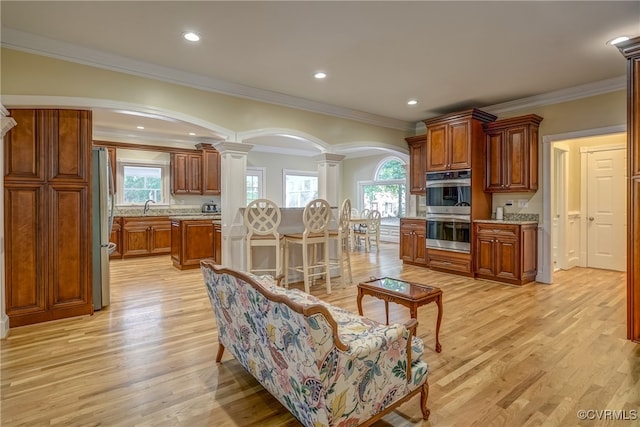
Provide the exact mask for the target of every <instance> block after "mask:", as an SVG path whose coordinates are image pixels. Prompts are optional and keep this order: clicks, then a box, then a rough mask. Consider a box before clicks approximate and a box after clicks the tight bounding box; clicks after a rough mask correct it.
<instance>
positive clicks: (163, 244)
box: [149, 219, 171, 255]
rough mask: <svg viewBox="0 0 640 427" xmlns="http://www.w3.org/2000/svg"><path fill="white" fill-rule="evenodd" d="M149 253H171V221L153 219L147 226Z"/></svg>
mask: <svg viewBox="0 0 640 427" xmlns="http://www.w3.org/2000/svg"><path fill="white" fill-rule="evenodd" d="M149 253H151V254H157V255H160V254H169V253H171V221H170V220H168V219H167V220H160V221H154V223H152V224H151V225H150V226H149Z"/></svg>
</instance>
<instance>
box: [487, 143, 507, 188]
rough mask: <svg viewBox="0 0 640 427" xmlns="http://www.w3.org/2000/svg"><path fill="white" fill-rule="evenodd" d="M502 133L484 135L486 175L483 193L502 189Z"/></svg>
mask: <svg viewBox="0 0 640 427" xmlns="http://www.w3.org/2000/svg"><path fill="white" fill-rule="evenodd" d="M503 143H504V133H503V132H502V130H498V131H490V132H487V133H486V134H485V144H486V150H487V152H486V154H487V173H486V177H487V178H486V180H487V181H486V184H485V191H499V190H502V189H503V187H504V172H503V166H504V159H503V157H502V153H503V148H502V146H503Z"/></svg>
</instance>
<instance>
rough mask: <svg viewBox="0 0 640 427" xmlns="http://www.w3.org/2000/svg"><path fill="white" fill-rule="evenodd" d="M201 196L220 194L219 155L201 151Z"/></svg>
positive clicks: (213, 151) (214, 151)
mask: <svg viewBox="0 0 640 427" xmlns="http://www.w3.org/2000/svg"><path fill="white" fill-rule="evenodd" d="M202 194H215V195H219V194H220V153H218V151H216V150H203V151H202Z"/></svg>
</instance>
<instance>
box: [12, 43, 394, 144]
mask: <svg viewBox="0 0 640 427" xmlns="http://www.w3.org/2000/svg"><path fill="white" fill-rule="evenodd" d="M1 54H2V64H1V66H2V69H1V71H2V82H1V84H2V86H1V90H2V94H3V95H37V96H67V97H80V98H93V99H103V100H112V101H116V102H126V103H130V104H134V105H139V106H144V107H149V108H157V109H160V110H163V111H176V112H180V113H182V114H186V115H189V116H192V117H194V118H197V119H200V120H204V121H206V122H208V123H211V124H215V125H217V126H222V127H224V128H226V129H230V130H232V131H233V132H236V133H239V132H248V131H251V130H257V129H264V128H285V129H295V130H298V131H301V132H305V133H307V134H309V135H312V136H314V137H316V138H318V139H320V140H322V141H324V142H325V143H327V144H329V145H334V144H342V143H354V142H362V143H363V144H365V145H366V144H367V143H370V142H380V143H386V144H391V145H397V146H399V147H403V148H405V149H406V144H405V142H404V137H405V136H407V135H406V132H404V131H400V130H396V129H388V128H384V127H380V126H374V125H369V124H365V123H360V122H356V121H353V120H346V119H339V118H336V117H331V116H327V115H323V114H318V113H311V112H307V111H302V110H297V109H293V108H287V107H281V106H277V105H272V104H267V103H263V102H258V101H251V100H247V99H243V98H235V97H232V96H227V95H222V94H219V93H213V92H208V91H204V90H199V89H194V88H189V87H185V86H180V85H176V84H171V83H166V82H163V81H158V80H153V79H148V78H142V77H138V76H134V75H129V74H124V73H118V72H114V71H109V70H104V69H100V68H94V67H90V66H87V65H81V64H76V63H72V62H66V61H62V60H57V59H52V58H48V57H44V56H38V55H33V54H29V53H24V52H19V51H15V50H11V49H7V48H3V49H2V51H1ZM5 106H6V107H11V105H5Z"/></svg>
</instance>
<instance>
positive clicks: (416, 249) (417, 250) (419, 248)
mask: <svg viewBox="0 0 640 427" xmlns="http://www.w3.org/2000/svg"><path fill="white" fill-rule="evenodd" d="M425 228H426V224H425V227H423V228H422V229H421V230H420V229H416V230H415V231H414V233H413V261H414V262H416V263H419V264H426V263H427V233H426V231H425Z"/></svg>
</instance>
